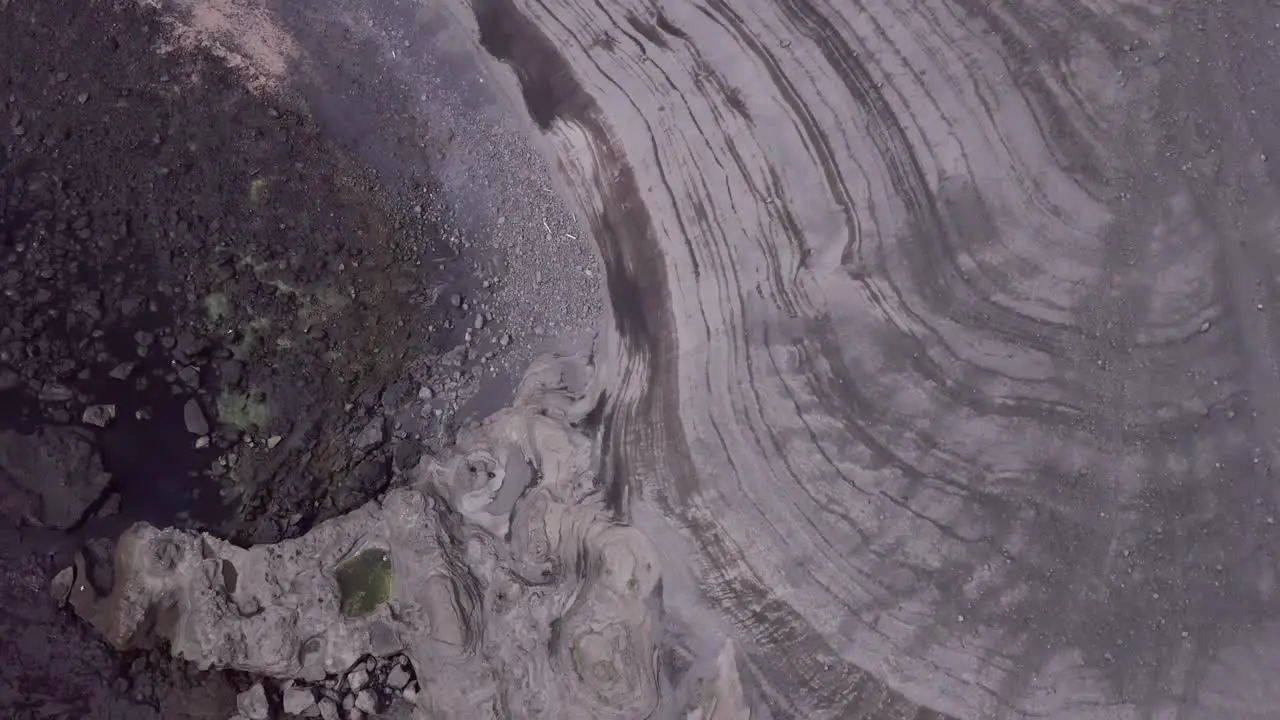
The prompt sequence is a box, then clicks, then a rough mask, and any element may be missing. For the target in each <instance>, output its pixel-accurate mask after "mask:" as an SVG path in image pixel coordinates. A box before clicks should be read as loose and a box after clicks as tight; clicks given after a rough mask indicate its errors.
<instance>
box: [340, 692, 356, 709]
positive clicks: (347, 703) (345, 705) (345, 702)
mask: <svg viewBox="0 0 1280 720" xmlns="http://www.w3.org/2000/svg"><path fill="white" fill-rule="evenodd" d="M355 706H356V696H355V695H347V696H345V697H343V698H342V709H343V710H346V711H347V712H348V713H350V712H351V710H352V709H353V708H355Z"/></svg>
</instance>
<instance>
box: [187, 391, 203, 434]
mask: <svg viewBox="0 0 1280 720" xmlns="http://www.w3.org/2000/svg"><path fill="white" fill-rule="evenodd" d="M182 420H183V422H185V423H186V425H187V432H189V433H191V434H192V435H208V434H209V420H208V419H207V418H205V416H204V411H203V410H201V409H200V403H199V402H197V401H196V399H195V398H191V399H190V400H188V401H187V404H186V405H184V406H183V407H182Z"/></svg>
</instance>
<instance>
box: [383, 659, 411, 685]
mask: <svg viewBox="0 0 1280 720" xmlns="http://www.w3.org/2000/svg"><path fill="white" fill-rule="evenodd" d="M408 684H409V671H408V670H405V669H404V668H403V667H402V666H400V665H397V666H395V667H394V668H392V669H391V672H389V673H387V687H390V688H393V689H395V690H403V689H404V686H405V685H408Z"/></svg>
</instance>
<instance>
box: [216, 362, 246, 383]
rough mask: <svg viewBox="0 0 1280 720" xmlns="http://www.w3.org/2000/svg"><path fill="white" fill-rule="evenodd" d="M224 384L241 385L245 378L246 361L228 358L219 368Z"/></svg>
mask: <svg viewBox="0 0 1280 720" xmlns="http://www.w3.org/2000/svg"><path fill="white" fill-rule="evenodd" d="M218 370H219V372H220V373H221V375H222V382H223V384H224V385H228V386H233V385H239V384H240V381H241V380H243V379H244V363H242V362H240V361H239V360H227V361H225V362H223V363H222V365H220V366H219V368H218Z"/></svg>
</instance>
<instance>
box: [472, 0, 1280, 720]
mask: <svg viewBox="0 0 1280 720" xmlns="http://www.w3.org/2000/svg"><path fill="white" fill-rule="evenodd" d="M475 14H476V21H477V24H478V28H479V34H480V41H481V43H482V44H483V45H484V47H485V48H486V49H487V50H488V51H489V52H490V53H491V54H492V55H493V57H494V58H496V59H497V60H499V61H502V62H505V63H507V64H508V65H509V66H510V67H511V68H512V70H513V71H514V73H515V75H516V77H517V79H518V80H519V81H520V84H521V87H522V90H523V94H524V99H525V101H526V103H527V105H528V108H529V112H530V114H531V116H532V118H533V119H534V120H535V121H536V123H537V124H538V126H539V127H540V128H541V129H542V131H543V132H544V133H545V135H546V136H547V138H548V139H549V140H550V143H551V145H552V147H553V148H554V151H555V155H556V160H557V161H558V163H559V168H560V170H561V174H562V176H563V180H564V182H565V183H566V185H567V187H568V188H569V190H570V192H571V194H572V195H573V199H574V200H575V201H576V202H577V203H578V205H579V207H580V208H581V209H582V210H583V219H584V222H585V223H586V224H587V226H588V229H589V230H590V231H591V233H592V236H593V237H594V239H595V241H596V242H597V244H598V245H599V248H600V252H601V255H602V258H603V261H604V264H605V268H606V274H607V279H608V288H609V292H610V296H611V301H612V310H613V315H614V320H615V322H614V337H613V338H612V340H613V342H612V347H611V349H610V358H609V362H608V363H606V364H605V367H607V368H609V369H610V373H611V374H610V375H609V377H608V382H607V383H606V391H605V392H606V393H607V403H606V404H605V406H604V408H605V411H604V414H603V420H602V422H601V428H600V433H601V437H602V439H603V442H604V445H605V447H604V452H603V454H602V456H603V462H604V466H605V468H606V470H607V473H608V477H609V482H611V483H612V484H613V487H612V492H611V494H610V497H611V498H612V499H613V501H614V504H615V510H616V512H617V513H618V514H619V516H620V517H621V518H622V519H626V520H629V521H630V522H632V523H633V524H635V525H636V526H637V527H639V528H641V529H642V530H644V531H645V532H646V533H647V534H648V535H649V536H650V537H651V538H652V539H654V541H655V543H656V544H657V545H658V546H659V548H660V549H662V548H665V550H663V552H664V553H665V555H664V557H663V559H662V563H663V568H664V581H663V582H664V585H663V602H664V607H665V612H666V614H667V617H666V619H665V620H664V623H666V626H667V629H668V630H670V631H671V633H672V635H673V636H674V637H675V638H676V640H674V641H673V643H674V646H675V647H673V648H671V649H670V652H669V653H667V655H664V657H668V656H669V657H668V659H670V658H671V657H675V658H679V657H683V658H685V662H684V663H683V665H682V664H681V663H677V662H674V661H672V662H671V664H669V665H668V666H666V669H665V670H664V672H665V673H666V676H667V679H666V682H668V683H670V685H671V687H679V686H680V682H681V681H680V675H681V673H682V672H688V671H689V670H688V668H689V667H690V666H691V665H696V663H695V662H693V661H692V660H689V658H696V657H705V658H708V659H709V660H708V662H716V663H720V664H721V666H722V667H723V663H724V658H725V656H724V655H723V653H720V650H719V649H717V650H715V651H707V650H705V646H706V639H707V638H712V637H723V638H729V639H731V640H732V643H733V644H732V645H731V646H725V647H731V648H733V653H734V656H735V657H736V661H737V670H736V673H737V674H736V675H734V674H733V673H732V672H731V673H729V675H733V677H735V678H738V677H740V679H741V684H742V686H743V688H744V692H745V695H746V697H747V700H748V701H749V704H751V703H754V705H755V707H757V708H759V707H762V706H764V705H767V706H768V707H769V708H770V709H771V711H772V713H773V716H774V717H798V718H907V717H920V718H924V717H937V716H939V715H941V714H945V715H950V716H955V717H962V718H1024V717H1038V718H1156V717H1161V718H1164V717H1169V718H1175V717H1176V718H1220V717H1233V718H1264V717H1277V714H1276V713H1277V710H1276V708H1280V694H1278V693H1280V691H1278V690H1277V689H1276V685H1275V684H1274V683H1272V682H1269V681H1268V680H1267V679H1266V678H1265V676H1264V675H1263V670H1262V668H1267V667H1276V663H1277V662H1280V657H1278V655H1280V652H1278V650H1277V649H1278V648H1280V622H1278V618H1277V614H1278V612H1280V604H1277V599H1278V598H1277V583H1276V562H1277V558H1276V552H1277V550H1276V548H1277V547H1280V545H1277V541H1278V540H1280V536H1278V535H1277V530H1276V525H1275V517H1276V515H1277V513H1278V512H1280V509H1278V508H1277V497H1276V494H1275V488H1276V487H1277V485H1276V482H1275V479H1274V477H1273V473H1274V471H1273V469H1272V468H1273V465H1274V464H1275V461H1276V459H1277V442H1280V422H1277V417H1276V413H1277V412H1280V364H1278V363H1277V357H1278V354H1277V345H1276V333H1277V330H1278V329H1280V328H1278V327H1277V323H1280V320H1278V318H1280V314H1277V313H1275V312H1274V310H1273V308H1274V306H1275V305H1276V301H1277V300H1278V298H1276V297H1274V296H1275V294H1276V290H1275V286H1276V277H1277V275H1276V272H1277V269H1278V264H1277V258H1276V242H1275V236H1276V230H1277V227H1280V218H1277V214H1276V210H1275V208H1277V207H1280V204H1278V203H1277V202H1276V200H1277V193H1276V184H1275V180H1274V179H1273V174H1274V173H1275V169H1274V167H1273V166H1272V164H1271V163H1272V162H1273V161H1272V160H1270V159H1269V158H1268V156H1267V153H1268V152H1269V150H1270V146H1271V145H1272V144H1274V141H1275V140H1276V138H1278V137H1280V132H1277V128H1280V123H1277V122H1275V121H1274V120H1273V119H1272V118H1273V116H1274V112H1273V111H1271V109H1270V106H1269V104H1268V102H1267V98H1266V97H1265V93H1267V92H1270V90H1268V89H1267V88H1266V84H1267V82H1266V79H1267V77H1268V76H1267V73H1266V70H1265V67H1267V66H1268V65H1267V64H1268V63H1272V62H1273V61H1274V59H1275V58H1274V57H1273V55H1274V53H1275V51H1274V50H1271V49H1269V48H1271V47H1273V43H1272V44H1268V41H1269V39H1271V40H1273V39H1275V36H1276V32H1275V31H1274V30H1267V28H1274V27H1276V22H1277V21H1278V20H1280V17H1275V16H1276V15H1277V11H1276V10H1275V9H1273V8H1269V7H1263V6H1262V5H1261V4H1260V3H1253V2H1244V3H1233V4H1230V5H1227V4H1223V3H1199V4H1192V3H1176V2H1167V3H1164V2H1138V1H1123V0H1091V1H1088V2H1086V1H1084V0H1067V1H1066V2H1063V1H1061V0H1054V1H1052V2H1051V1H1050V0H992V1H991V2H978V1H977V0H949V1H945V0H922V1H921V2H914V3H891V2H882V1H867V2H823V1H821V0H777V2H772V3H765V2H759V1H758V0H751V1H749V2H737V3H728V2H724V1H723V0H703V1H701V2H695V1H691V0H644V1H643V2H642V1H640V0H618V1H617V2H612V3H597V2H580V1H579V0H476V2H475ZM1268 33H1269V34H1268ZM596 627H597V628H598V629H597V632H598V633H601V635H600V637H601V638H602V639H600V640H599V643H600V644H601V647H604V646H605V645H606V644H613V645H619V646H621V645H625V643H626V642H627V641H626V639H625V637H624V636H621V635H619V636H617V637H613V636H612V635H609V632H610V631H609V630H608V626H607V625H604V624H601V623H598V622H597V623H596ZM719 647H720V646H717V648H719ZM609 677H611V678H612V677H614V676H613V675H609ZM620 677H621V680H620V681H621V682H623V684H624V686H626V683H627V682H628V678H627V677H625V676H620ZM724 677H728V675H725V674H723V673H722V674H721V678H722V679H723V678H724ZM733 682H737V681H736V680H734V681H733ZM595 692H596V694H597V695H599V696H600V697H601V698H607V697H609V693H612V692H614V690H612V689H610V690H605V689H598V688H597V689H596V690H595ZM628 692H630V691H628ZM727 706H728V705H727V704H726V707H727ZM664 707H666V705H664ZM726 712H727V711H726Z"/></svg>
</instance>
